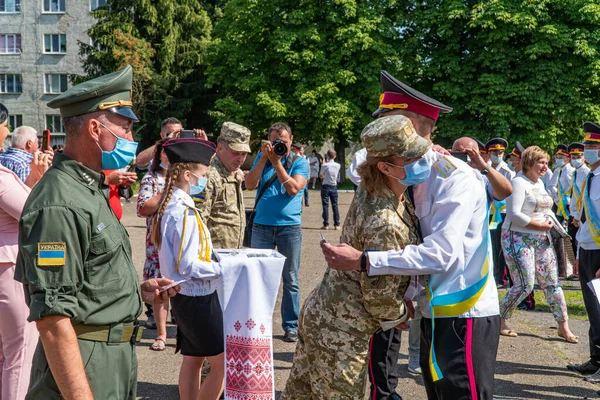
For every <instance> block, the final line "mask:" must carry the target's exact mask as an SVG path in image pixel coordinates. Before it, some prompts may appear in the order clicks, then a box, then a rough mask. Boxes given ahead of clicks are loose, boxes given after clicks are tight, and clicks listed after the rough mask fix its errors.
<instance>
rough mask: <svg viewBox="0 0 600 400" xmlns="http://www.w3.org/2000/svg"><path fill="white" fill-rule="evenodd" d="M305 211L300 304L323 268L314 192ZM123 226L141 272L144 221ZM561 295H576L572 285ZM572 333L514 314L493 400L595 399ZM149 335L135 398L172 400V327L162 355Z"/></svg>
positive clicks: (409, 387)
mask: <svg viewBox="0 0 600 400" xmlns="http://www.w3.org/2000/svg"><path fill="white" fill-rule="evenodd" d="M310 195H311V199H310V204H311V206H310V207H308V208H305V209H304V216H303V247H302V264H301V268H300V286H301V290H302V292H301V293H302V301H304V299H305V298H306V296H307V295H308V293H309V292H310V291H311V290H312V289H313V288H314V287H315V286H316V285H317V284H318V283H319V281H320V280H321V278H322V274H323V271H324V268H325V265H324V261H323V258H322V254H321V252H320V249H319V247H318V243H319V240H320V236H319V232H321V231H320V229H319V228H320V227H321V225H322V220H321V212H322V210H321V205H320V197H319V193H318V192H316V191H311V192H310ZM246 200H247V204H251V203H252V195H251V194H247V196H246ZM351 200H352V194H351V193H347V194H340V212H341V214H342V215H341V217H342V222H343V220H344V217H345V215H346V211H347V210H348V206H349V205H350V202H351ZM123 223H124V224H125V226H126V227H127V229H128V230H129V233H130V235H131V240H132V244H133V249H134V250H133V252H134V254H133V257H134V262H135V265H136V267H137V269H138V271H139V272H140V276H141V270H142V267H143V262H144V256H145V253H144V251H145V249H144V245H145V244H144V243H145V241H144V238H145V222H144V220H142V219H140V218H137V217H136V215H135V206H134V205H133V204H131V205H130V204H125V205H124V213H123ZM323 233H324V235H325V237H326V238H327V239H328V240H329V241H330V242H336V241H338V240H339V232H336V231H326V232H323ZM565 290H577V287H576V286H570V287H565ZM279 304H280V303H278V304H277V306H276V311H275V315H274V323H275V326H274V329H273V330H274V334H275V340H274V351H275V353H274V358H275V371H276V375H275V385H276V390H277V395H278V396H279V393H280V392H281V390H283V388H284V386H285V382H286V379H287V377H288V375H289V371H290V368H291V365H292V364H291V363H292V358H293V355H294V348H295V346H294V345H293V344H288V343H284V342H283V341H282V340H281V337H282V335H283V331H282V330H281V326H280V324H281V315H280V312H279ZM571 323H572V328H571V329H572V330H573V331H574V332H575V334H577V335H580V338H581V342H580V344H578V345H571V344H567V343H565V342H564V341H563V340H562V339H559V338H558V337H557V336H556V329H555V323H554V321H553V319H552V316H551V315H550V314H549V313H538V312H520V313H517V314H515V318H514V323H513V327H514V328H515V329H516V330H517V331H518V332H519V337H518V338H504V337H502V338H501V339H500V349H499V354H498V361H497V373H496V398H497V399H547V400H562V399H585V398H597V396H596V392H597V391H598V389H600V387H598V386H596V385H592V384H590V383H587V382H585V381H583V380H582V379H581V378H580V377H579V376H577V375H575V374H572V373H570V372H569V371H567V370H566V368H565V366H566V365H567V364H568V363H578V362H581V361H585V360H586V355H587V354H588V351H587V349H588V342H587V321H571ZM154 334H155V331H145V332H144V339H143V340H142V342H141V343H139V348H138V358H139V365H140V367H139V378H138V382H139V383H138V395H139V398H140V399H177V398H178V394H177V393H178V392H177V377H178V373H179V367H180V365H181V360H182V357H181V356H180V355H176V354H174V352H175V340H174V338H175V327H174V326H171V325H169V328H168V336H169V338H168V347H167V350H166V351H164V352H153V351H150V350H149V349H148V346H150V344H151V343H152V339H153V338H154ZM403 344H404V345H403V346H402V349H401V354H400V361H399V366H398V368H399V371H400V384H399V387H398V391H399V392H400V393H401V394H402V395H403V396H404V398H405V399H411V400H422V399H426V395H425V390H424V389H423V387H422V380H421V378H420V377H419V376H414V375H411V374H409V373H408V372H407V370H406V360H407V349H406V340H404V341H403Z"/></svg>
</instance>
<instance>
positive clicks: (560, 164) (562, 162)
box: [556, 157, 587, 168]
mask: <svg viewBox="0 0 600 400" xmlns="http://www.w3.org/2000/svg"><path fill="white" fill-rule="evenodd" d="M586 158H587V157H586ZM556 166H557V167H559V168H560V167H564V166H565V159H564V158H557V159H556Z"/></svg>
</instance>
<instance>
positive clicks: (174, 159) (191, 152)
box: [163, 139, 217, 165]
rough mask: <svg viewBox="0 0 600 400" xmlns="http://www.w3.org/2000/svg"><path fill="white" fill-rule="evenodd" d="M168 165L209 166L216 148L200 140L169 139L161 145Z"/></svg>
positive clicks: (212, 144)
mask: <svg viewBox="0 0 600 400" xmlns="http://www.w3.org/2000/svg"><path fill="white" fill-rule="evenodd" d="M163 149H164V150H165V153H166V154H167V158H168V159H169V163H170V164H175V163H180V162H184V163H199V164H204V165H210V161H211V159H212V157H213V155H214V154H215V152H216V149H217V146H215V144H214V143H213V142H209V141H208V140H201V139H171V140H167V141H166V142H165V143H164V144H163Z"/></svg>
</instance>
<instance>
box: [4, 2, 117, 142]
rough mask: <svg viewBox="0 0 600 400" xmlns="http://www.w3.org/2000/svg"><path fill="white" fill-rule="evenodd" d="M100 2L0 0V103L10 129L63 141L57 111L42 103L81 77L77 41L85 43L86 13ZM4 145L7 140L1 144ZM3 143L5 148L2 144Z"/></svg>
mask: <svg viewBox="0 0 600 400" xmlns="http://www.w3.org/2000/svg"><path fill="white" fill-rule="evenodd" d="M105 5H106V0H0V103H2V104H4V105H5V106H6V107H7V108H8V110H9V113H10V117H9V125H10V126H11V130H14V129H15V128H16V127H18V126H21V125H29V126H32V127H33V128H35V129H36V130H37V131H38V132H39V134H40V135H41V132H42V131H43V130H44V129H50V130H51V132H52V135H51V138H52V139H51V140H52V143H51V144H52V145H55V144H61V143H64V130H63V126H62V120H61V117H60V113H59V112H58V110H55V109H52V108H49V107H48V106H47V103H48V102H49V101H50V100H52V99H53V98H55V97H56V96H58V95H59V94H60V93H62V92H64V91H66V90H67V89H68V88H69V87H70V86H71V83H70V82H69V78H68V76H69V75H71V74H76V75H81V74H83V69H82V66H81V60H80V57H79V43H80V42H83V43H86V44H89V43H90V38H89V36H88V33H87V32H88V30H89V28H90V27H91V26H92V25H93V24H94V18H93V17H92V15H91V12H92V11H93V10H95V9H96V8H98V7H103V6H105ZM7 142H9V140H7ZM5 145H6V144H5Z"/></svg>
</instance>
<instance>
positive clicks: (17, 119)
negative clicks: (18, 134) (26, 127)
mask: <svg viewBox="0 0 600 400" xmlns="http://www.w3.org/2000/svg"><path fill="white" fill-rule="evenodd" d="M21 125H23V116H22V115H9V116H8V126H9V127H10V130H12V131H14V130H15V129H17V128H18V127H20V126H21Z"/></svg>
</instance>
